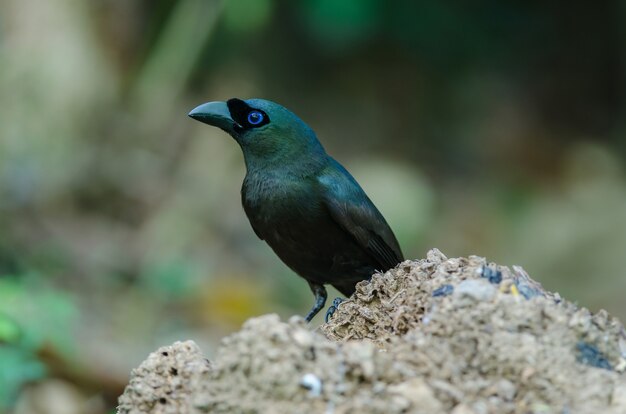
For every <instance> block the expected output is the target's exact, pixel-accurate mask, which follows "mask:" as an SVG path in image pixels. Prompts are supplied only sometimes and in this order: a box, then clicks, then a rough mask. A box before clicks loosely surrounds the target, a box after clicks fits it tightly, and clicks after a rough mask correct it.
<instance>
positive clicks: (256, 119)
mask: <svg viewBox="0 0 626 414" xmlns="http://www.w3.org/2000/svg"><path fill="white" fill-rule="evenodd" d="M263 118H264V117H263V114H262V113H261V112H259V111H252V112H250V113H249V114H248V123H249V124H250V125H259V124H260V123H261V122H263Z"/></svg>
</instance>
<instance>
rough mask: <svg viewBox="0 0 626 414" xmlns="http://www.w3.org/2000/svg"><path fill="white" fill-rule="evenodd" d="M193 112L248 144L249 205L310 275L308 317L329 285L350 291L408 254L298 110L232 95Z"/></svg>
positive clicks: (245, 195)
mask: <svg viewBox="0 0 626 414" xmlns="http://www.w3.org/2000/svg"><path fill="white" fill-rule="evenodd" d="M189 116H190V117H192V118H194V119H197V120H199V121H201V122H204V123H207V124H209V125H213V126H217V127H219V128H221V129H223V130H224V131H226V132H228V133H229V134H230V135H231V136H232V137H233V138H234V139H235V140H236V141H237V142H238V143H239V145H240V146H241V149H242V151H243V154H244V159H245V162H246V170H247V173H246V177H245V179H244V182H243V186H242V189H241V197H242V203H243V207H244V210H245V212H246V215H247V216H248V219H249V220H250V224H251V225H252V228H253V229H254V232H255V233H256V234H257V236H259V238H261V239H262V240H265V241H266V242H267V244H268V245H269V246H270V247H271V248H272V249H273V250H274V252H275V253H276V254H277V255H278V257H280V259H281V260H282V261H283V262H284V263H285V264H286V265H287V266H289V267H290V268H291V269H292V270H293V271H294V272H296V273H297V274H298V275H300V276H301V277H303V278H304V279H306V280H307V282H309V286H310V287H311V290H312V291H313V293H314V295H315V297H316V302H315V305H314V306H313V308H312V309H311V311H310V312H309V313H308V315H307V316H306V319H307V321H310V320H311V319H312V318H313V317H314V316H315V315H316V314H317V313H318V312H319V310H320V309H321V308H322V307H323V306H324V304H325V301H326V289H325V288H324V285H325V284H330V285H333V286H334V287H335V288H337V290H339V291H340V292H341V293H343V294H344V295H347V296H348V295H351V294H352V293H354V290H355V285H356V283H357V282H359V281H361V280H366V279H369V278H370V277H371V275H372V274H373V273H374V272H375V271H377V270H382V271H385V270H387V269H389V268H391V267H394V266H395V265H396V264H398V263H399V262H401V261H402V260H403V258H402V252H401V250H400V247H399V245H398V242H397V240H396V238H395V236H394V234H393V232H392V231H391V229H390V228H389V225H388V224H387V222H386V221H385V219H384V218H383V216H382V215H381V214H380V212H379V211H378V209H376V207H375V206H374V204H373V203H372V201H371V200H370V199H369V198H368V197H367V195H366V194H365V192H364V191H363V189H361V187H360V186H359V184H358V183H357V182H356V180H355V179H354V178H353V177H352V176H351V175H350V173H348V171H347V170H346V169H345V168H344V167H343V166H342V165H341V164H339V163H338V162H337V161H335V160H334V159H333V158H331V157H330V156H329V155H328V154H326V151H325V150H324V148H323V147H322V145H321V144H320V142H319V141H318V139H317V137H316V136H315V133H314V132H313V130H311V128H309V127H308V126H307V125H306V124H305V123H304V122H303V121H302V120H300V118H298V117H297V116H296V115H295V114H293V113H292V112H290V111H289V110H287V109H286V108H284V107H282V106H280V105H278V104H276V103H274V102H270V101H266V100H262V99H249V100H246V101H242V100H240V99H230V100H229V101H228V102H226V103H225V102H210V103H207V104H204V105H200V106H199V107H197V108H195V109H194V110H193V111H191V112H190V113H189Z"/></svg>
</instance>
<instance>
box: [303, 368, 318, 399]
mask: <svg viewBox="0 0 626 414" xmlns="http://www.w3.org/2000/svg"><path fill="white" fill-rule="evenodd" d="M300 385H301V386H302V387H304V388H306V389H307V390H309V395H310V396H311V397H319V396H320V395H322V380H321V379H319V377H318V376H317V375H315V374H311V373H308V374H304V375H303V376H302V378H301V379H300Z"/></svg>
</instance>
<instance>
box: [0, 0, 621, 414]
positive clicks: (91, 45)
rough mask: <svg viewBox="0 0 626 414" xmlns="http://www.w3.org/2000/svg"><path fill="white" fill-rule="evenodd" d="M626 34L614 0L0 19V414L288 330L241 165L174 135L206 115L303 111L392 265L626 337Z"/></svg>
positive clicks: (301, 305) (204, 141)
mask: <svg viewBox="0 0 626 414" xmlns="http://www.w3.org/2000/svg"><path fill="white" fill-rule="evenodd" d="M625 28H626V5H625V2H624V1H606V2H597V3H594V4H590V3H588V2H582V1H574V2H568V3H567V4H565V3H559V2H532V1H531V2H501V1H495V0H493V1H478V2H473V3H467V4H465V3H462V2H450V1H439V0H426V1H410V0H399V1H383V0H307V1H289V0H231V1H209V0H178V1H174V0H170V1H162V0H150V1H148V0H92V1H80V0H49V1H32V0H31V1H24V0H4V1H3V2H2V3H0V412H15V413H18V414H27V413H28V414H37V413H63V414H73V413H77V414H78V413H90V414H99V413H108V412H111V411H112V409H113V407H114V406H115V401H116V397H117V396H118V395H119V394H120V393H121V391H122V389H123V386H124V385H125V383H126V381H127V380H128V375H129V372H130V369H131V368H133V367H135V366H137V365H138V364H139V363H140V362H141V361H142V360H143V359H144V358H145V357H146V355H147V354H148V353H149V352H150V351H152V350H154V349H156V347H158V346H161V345H166V344H170V343H172V342H173V341H175V340H179V339H194V340H196V341H197V342H198V343H200V344H201V346H202V347H203V349H204V350H205V352H206V354H207V356H208V357H211V356H212V355H213V352H214V350H215V347H216V346H217V344H218V342H219V339H220V338H221V337H222V336H223V335H225V334H227V333H229V332H232V331H233V330H236V329H238V327H239V326H240V324H241V323H242V321H244V320H245V319H246V318H248V317H251V316H255V315H259V314H262V313H267V312H278V313H280V314H281V315H282V316H283V317H288V316H290V315H293V314H304V313H305V312H306V311H307V310H308V309H309V307H310V305H311V303H312V299H313V298H312V295H311V293H310V292H309V289H308V286H307V285H306V283H304V282H303V281H302V280H300V279H299V278H297V277H296V276H294V275H293V274H292V273H291V272H290V271H289V270H288V269H287V268H286V267H285V266H284V265H283V264H282V263H281V262H280V261H279V260H278V259H277V258H276V257H275V256H274V254H273V253H272V252H271V250H270V249H269V248H268V247H267V246H266V245H265V244H264V243H263V242H261V241H259V240H258V239H257V238H256V236H255V235H254V233H253V231H252V230H251V228H250V226H249V224H248V221H247V219H246V217H245V215H244V212H243V210H242V208H241V207H240V195H239V189H240V186H241V181H242V179H243V176H244V173H245V170H244V164H243V159H242V155H241V153H240V150H239V148H238V147H237V145H236V144H235V142H234V141H233V140H232V139H231V138H230V137H228V136H227V135H226V134H224V133H222V132H221V131H219V130H217V129H215V128H209V127H208V126H206V125H203V124H200V123H198V122H194V121H192V120H190V119H188V118H187V116H186V114H187V112H188V111H189V110H190V109H191V108H193V107H194V106H196V105H198V104H200V103H203V102H206V101H209V100H218V99H227V98H230V97H240V98H249V97H262V98H266V99H270V100H274V101H277V102H279V103H281V104H283V105H285V106H287V107H288V108H290V109H292V110H293V111H294V112H296V113H297V114H298V115H300V116H301V117H302V118H303V119H304V120H305V121H306V122H307V123H309V124H310V125H311V126H312V127H313V128H314V129H315V130H316V131H317V133H318V136H319V138H320V140H321V141H322V142H323V144H324V145H325V146H326V148H327V150H328V151H329V152H330V153H331V154H332V155H333V156H335V158H337V159H338V160H339V161H340V162H342V163H343V164H344V165H345V166H346V167H347V168H348V169H349V170H350V171H351V172H352V173H353V175H354V176H355V177H356V178H357V179H358V180H359V182H360V183H361V184H362V186H363V187H364V189H365V190H366V191H367V192H368V194H369V195H370V197H371V198H372V199H373V200H374V202H375V203H376V204H377V206H378V207H379V208H380V210H381V211H382V212H383V214H384V215H385V216H386V218H387V220H388V221H389V222H390V224H391V226H392V228H393V229H394V230H395V231H396V234H397V236H398V238H399V239H400V243H401V245H402V247H403V250H404V253H405V255H406V256H407V257H408V258H421V257H424V256H425V253H426V251H427V250H428V249H429V248H431V247H438V248H440V249H441V250H442V251H443V252H444V253H445V254H447V255H448V256H461V255H469V254H478V255H481V256H486V257H488V258H489V259H490V260H493V261H496V262H498V263H500V264H507V265H511V264H520V265H522V266H524V268H525V269H526V270H527V271H528V272H529V273H530V274H531V275H532V276H533V277H534V278H535V279H537V280H539V281H540V282H541V283H543V284H544V286H545V287H547V288H549V289H550V290H556V291H559V292H560V293H561V294H562V295H563V296H565V297H566V298H568V299H570V300H573V301H576V302H578V303H579V304H581V305H584V306H587V307H589V308H591V309H592V310H597V309H600V308H605V309H607V310H608V311H609V312H611V313H613V314H615V315H617V316H619V317H621V318H622V319H625V318H626V299H625V298H624V292H626V176H625V171H624V168H625V161H626V140H625V138H626V137H625V134H626V117H625V115H626V114H625V110H626V109H625V106H624V103H625V102H624V97H625V94H626V82H625V80H626V29H625ZM335 294H336V292H334V291H333V292H331V293H330V296H331V297H334V296H335ZM320 321H321V317H318V318H317V319H316V320H315V321H314V323H319V322H320Z"/></svg>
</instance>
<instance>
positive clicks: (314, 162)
mask: <svg viewBox="0 0 626 414" xmlns="http://www.w3.org/2000/svg"><path fill="white" fill-rule="evenodd" d="M320 149H321V148H320ZM244 160H245V163H246V170H247V176H249V177H250V178H252V177H259V178H260V177H266V178H269V177H271V176H273V177H284V178H305V177H309V176H314V175H317V174H318V173H319V172H320V171H321V170H322V169H323V168H324V167H326V166H327V165H328V162H329V156H328V155H327V154H326V152H325V151H324V150H323V149H321V151H319V152H317V151H316V152H307V153H306V155H303V154H302V153H293V154H285V153H281V154H280V155H277V156H275V157H268V156H267V155H264V156H263V157H258V158H257V157H256V156H255V154H250V153H248V154H246V153H244Z"/></svg>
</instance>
